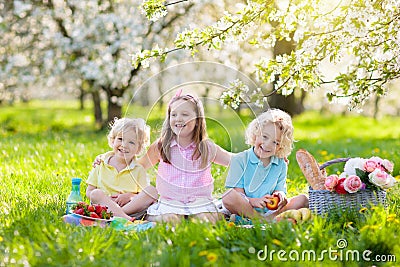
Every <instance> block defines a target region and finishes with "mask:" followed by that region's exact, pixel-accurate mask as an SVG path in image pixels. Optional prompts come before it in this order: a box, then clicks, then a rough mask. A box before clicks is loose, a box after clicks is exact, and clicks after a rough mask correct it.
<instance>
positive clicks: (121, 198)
mask: <svg viewBox="0 0 400 267" xmlns="http://www.w3.org/2000/svg"><path fill="white" fill-rule="evenodd" d="M132 196H133V195H132V193H120V194H118V195H112V196H111V199H112V200H114V202H115V203H117V204H118V205H119V206H120V207H123V206H125V205H126V204H127V203H128V202H129V201H131V198H132Z"/></svg>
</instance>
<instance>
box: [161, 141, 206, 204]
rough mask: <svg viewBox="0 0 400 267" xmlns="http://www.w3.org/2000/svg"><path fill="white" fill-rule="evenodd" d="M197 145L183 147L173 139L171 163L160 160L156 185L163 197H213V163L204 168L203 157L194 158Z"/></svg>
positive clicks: (173, 198) (190, 199) (188, 199)
mask: <svg viewBox="0 0 400 267" xmlns="http://www.w3.org/2000/svg"><path fill="white" fill-rule="evenodd" d="M195 149H196V145H195V144H194V143H191V144H190V145H188V146H187V147H185V148H183V147H181V146H179V144H178V143H177V142H176V141H175V140H173V141H172V143H171V150H170V151H171V157H170V161H171V164H169V163H165V162H164V161H162V160H161V161H160V164H159V165H158V174H157V179H156V187H157V190H158V193H159V194H160V198H161V199H168V200H178V201H181V202H183V203H189V202H193V201H195V200H196V199H198V198H207V199H210V200H211V199H212V196H211V194H212V192H213V190H214V179H213V178H212V176H211V163H209V164H207V166H206V167H205V168H203V169H201V168H200V166H201V158H199V159H197V160H192V155H193V153H194V151H195Z"/></svg>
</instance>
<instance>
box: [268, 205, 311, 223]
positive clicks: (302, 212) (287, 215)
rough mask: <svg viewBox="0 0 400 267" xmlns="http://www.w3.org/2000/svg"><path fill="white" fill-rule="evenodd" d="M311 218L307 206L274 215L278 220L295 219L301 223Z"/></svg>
mask: <svg viewBox="0 0 400 267" xmlns="http://www.w3.org/2000/svg"><path fill="white" fill-rule="evenodd" d="M311 218H312V216H311V211H310V210H309V209H307V208H301V209H298V210H287V211H285V212H282V213H281V214H279V215H278V216H276V218H275V221H277V222H279V221H282V219H286V220H289V219H290V221H292V220H295V221H296V223H302V222H305V221H308V220H310V219H311Z"/></svg>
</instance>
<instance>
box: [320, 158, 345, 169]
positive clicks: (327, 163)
mask: <svg viewBox="0 0 400 267" xmlns="http://www.w3.org/2000/svg"><path fill="white" fill-rule="evenodd" d="M349 159H350V158H337V159H332V160H329V161H327V162H325V163H324V164H322V165H321V166H319V169H320V170H322V169H325V168H326V167H328V166H330V165H332V164H335V163H341V162H346V161H348V160H349Z"/></svg>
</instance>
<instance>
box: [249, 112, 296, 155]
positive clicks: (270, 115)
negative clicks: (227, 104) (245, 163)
mask: <svg viewBox="0 0 400 267" xmlns="http://www.w3.org/2000/svg"><path fill="white" fill-rule="evenodd" d="M268 123H274V124H275V126H276V127H278V129H279V130H280V131H281V137H280V142H279V147H278V150H277V151H276V156H277V157H278V158H284V157H287V156H289V154H290V153H291V152H292V150H293V142H294V139H293V131H294V128H293V124H292V118H291V117H290V115H289V114H287V113H286V112H284V111H282V110H280V109H269V110H267V111H265V112H264V113H261V114H260V115H259V116H257V118H255V119H254V120H253V121H252V122H250V124H249V126H248V127H247V129H246V133H245V138H246V144H249V145H251V146H254V144H255V141H256V137H257V136H258V135H259V134H261V129H262V127H263V126H264V125H266V124H268Z"/></svg>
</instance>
